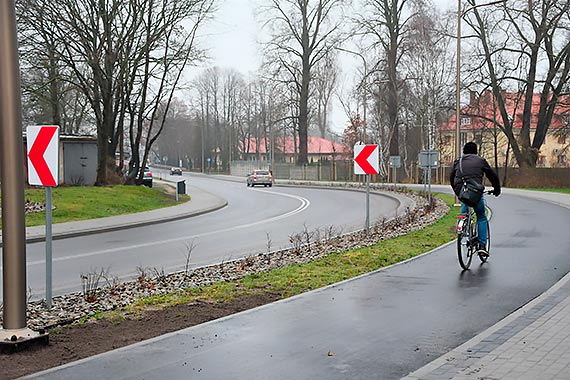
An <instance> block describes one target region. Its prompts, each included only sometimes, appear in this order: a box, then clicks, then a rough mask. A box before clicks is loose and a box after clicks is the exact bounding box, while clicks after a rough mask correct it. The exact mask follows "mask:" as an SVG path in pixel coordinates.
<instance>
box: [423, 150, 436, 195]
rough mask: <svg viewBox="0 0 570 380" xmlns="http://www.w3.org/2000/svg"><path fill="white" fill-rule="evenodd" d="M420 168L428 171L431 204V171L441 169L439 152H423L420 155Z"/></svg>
mask: <svg viewBox="0 0 570 380" xmlns="http://www.w3.org/2000/svg"><path fill="white" fill-rule="evenodd" d="M418 166H419V167H420V168H422V169H424V170H427V183H428V197H429V201H430V202H431V170H432V169H433V168H436V169H437V168H438V167H439V151H437V150H422V151H421V152H420V153H419V154H418Z"/></svg>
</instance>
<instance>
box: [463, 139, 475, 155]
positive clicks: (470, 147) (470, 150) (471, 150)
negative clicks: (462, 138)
mask: <svg viewBox="0 0 570 380" xmlns="http://www.w3.org/2000/svg"><path fill="white" fill-rule="evenodd" d="M463 154H477V144H475V143H474V142H468V143H467V144H465V146H464V147H463Z"/></svg>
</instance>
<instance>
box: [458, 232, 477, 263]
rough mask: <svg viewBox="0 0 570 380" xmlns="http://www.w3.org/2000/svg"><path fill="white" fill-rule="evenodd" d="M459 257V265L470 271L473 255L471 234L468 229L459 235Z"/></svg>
mask: <svg viewBox="0 0 570 380" xmlns="http://www.w3.org/2000/svg"><path fill="white" fill-rule="evenodd" d="M457 257H458V258H459V265H460V266H461V268H463V269H465V270H467V269H469V266H470V265H471V259H473V255H471V249H470V242H469V233H468V231H467V229H465V230H464V231H463V232H462V233H461V234H459V235H457Z"/></svg>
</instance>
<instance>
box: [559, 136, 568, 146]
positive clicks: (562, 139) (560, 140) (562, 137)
mask: <svg viewBox="0 0 570 380" xmlns="http://www.w3.org/2000/svg"><path fill="white" fill-rule="evenodd" d="M558 144H566V136H565V135H560V136H558Z"/></svg>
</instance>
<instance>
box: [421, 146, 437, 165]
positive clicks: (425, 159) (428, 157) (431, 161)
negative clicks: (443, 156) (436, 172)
mask: <svg viewBox="0 0 570 380" xmlns="http://www.w3.org/2000/svg"><path fill="white" fill-rule="evenodd" d="M418 166H419V167H420V168H421V169H428V168H438V167H439V151H438V150H422V151H420V153H419V154H418Z"/></svg>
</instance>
